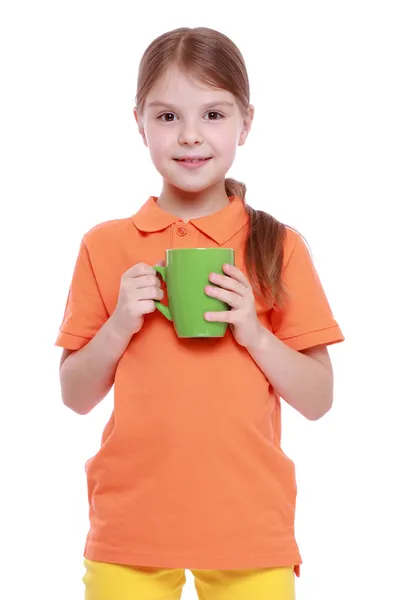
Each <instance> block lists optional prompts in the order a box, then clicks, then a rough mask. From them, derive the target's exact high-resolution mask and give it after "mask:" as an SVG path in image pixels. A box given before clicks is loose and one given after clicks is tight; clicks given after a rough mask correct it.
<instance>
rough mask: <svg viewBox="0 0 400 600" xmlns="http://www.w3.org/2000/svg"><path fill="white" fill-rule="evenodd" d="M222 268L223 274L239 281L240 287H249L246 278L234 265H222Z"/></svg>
mask: <svg viewBox="0 0 400 600" xmlns="http://www.w3.org/2000/svg"><path fill="white" fill-rule="evenodd" d="M222 268H223V271H224V273H226V274H227V275H229V277H233V279H236V281H239V282H240V283H241V284H242V285H244V286H245V287H247V288H249V287H251V285H250V283H249V280H248V279H247V277H246V276H245V275H244V274H243V273H242V271H240V270H239V269H238V268H237V267H235V266H234V265H228V264H226V265H223V267H222Z"/></svg>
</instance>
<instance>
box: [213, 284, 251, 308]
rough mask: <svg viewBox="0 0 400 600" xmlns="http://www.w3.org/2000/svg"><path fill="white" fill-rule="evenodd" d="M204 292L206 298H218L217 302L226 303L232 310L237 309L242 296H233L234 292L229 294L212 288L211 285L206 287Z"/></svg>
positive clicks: (217, 288)
mask: <svg viewBox="0 0 400 600" xmlns="http://www.w3.org/2000/svg"><path fill="white" fill-rule="evenodd" d="M205 292H206V294H207V296H212V297H213V298H218V300H222V302H226V303H227V304H229V306H231V307H232V308H239V306H240V305H241V303H242V296H239V295H238V294H235V292H229V291H228V290H223V289H222V288H219V287H214V286H212V285H207V286H206V289H205Z"/></svg>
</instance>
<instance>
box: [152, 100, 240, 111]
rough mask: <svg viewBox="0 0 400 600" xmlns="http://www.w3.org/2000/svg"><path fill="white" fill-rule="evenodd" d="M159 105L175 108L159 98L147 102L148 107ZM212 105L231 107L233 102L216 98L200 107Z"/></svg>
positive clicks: (204, 107) (210, 106)
mask: <svg viewBox="0 0 400 600" xmlns="http://www.w3.org/2000/svg"><path fill="white" fill-rule="evenodd" d="M160 106H164V107H171V108H173V109H174V110H177V107H174V106H173V105H172V104H170V103H169V102H161V101H160V100H155V101H154V102H150V104H148V108H152V107H160ZM213 106H230V107H233V106H234V104H233V102H229V101H228V100H217V101H216V102H208V103H207V104H203V106H202V108H203V109H206V108H212V107H213Z"/></svg>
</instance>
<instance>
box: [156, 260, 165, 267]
mask: <svg viewBox="0 0 400 600" xmlns="http://www.w3.org/2000/svg"><path fill="white" fill-rule="evenodd" d="M156 265H157V266H158V267H165V260H160V261H158V263H156Z"/></svg>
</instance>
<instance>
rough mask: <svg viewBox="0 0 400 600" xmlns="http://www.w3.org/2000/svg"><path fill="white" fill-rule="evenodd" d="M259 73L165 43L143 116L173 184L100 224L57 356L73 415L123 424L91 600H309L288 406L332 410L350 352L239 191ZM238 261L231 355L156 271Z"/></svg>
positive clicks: (222, 51) (98, 514)
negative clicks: (202, 332)
mask: <svg viewBox="0 0 400 600" xmlns="http://www.w3.org/2000/svg"><path fill="white" fill-rule="evenodd" d="M253 114H254V108H253V106H252V105H251V104H250V102H249V82H248V78H247V73H246V68H245V64H244V61H243V57H242V55H241V53H240V52H239V50H238V48H237V47H236V46H235V45H234V43H233V42H232V41H231V40H230V39H229V38H227V37H226V36H225V35H223V34H221V33H219V32H217V31H214V30H211V29H207V28H195V29H189V28H180V29H176V30H174V31H170V32H168V33H165V34H163V35H161V36H160V37H158V38H157V39H156V40H154V41H153V42H152V43H151V44H150V46H149V47H148V48H147V50H146V51H145V53H144V56H143V58H142V60H141V63H140V67H139V74H138V88H137V97H136V106H135V109H134V116H135V119H136V122H137V124H138V129H139V132H140V135H141V136H142V138H143V142H144V144H145V145H146V146H147V147H148V148H149V151H150V156H151V159H152V162H153V163H154V166H155V168H156V169H157V171H158V172H159V173H160V174H161V175H162V178H163V187H162V191H161V194H160V195H159V197H155V196H150V197H149V199H148V200H147V202H145V203H144V204H143V205H142V207H141V209H140V210H139V211H138V212H137V213H136V214H135V215H133V216H132V217H129V218H125V219H117V220H113V221H108V222H105V223H102V224H100V225H97V226H96V227H94V228H92V229H91V230H90V231H88V232H87V233H86V234H85V235H84V237H83V239H82V242H81V245H80V250H79V254H78V258H77V262H76V266H75V270H74V274H73V278H72V282H71V287H70V290H69V295H68V301H67V305H66V309H65V315H64V319H63V323H62V325H61V328H60V332H59V335H58V338H57V341H56V344H57V345H59V346H61V347H63V348H64V351H63V355H62V359H61V366H60V382H61V391H62V398H63V401H64V403H65V405H66V406H68V407H69V408H71V409H72V410H74V411H75V412H77V413H79V414H87V413H88V412H89V411H90V410H92V409H93V408H94V406H96V405H97V404H98V403H99V402H100V401H101V400H102V399H103V398H104V397H105V396H106V395H107V393H108V392H109V390H110V389H111V387H112V386H113V385H114V410H113V412H112V415H111V417H110V420H109V421H108V423H107V425H106V427H105V429H104V432H103V436H102V444H101V448H100V450H99V451H98V453H97V454H96V455H95V456H94V457H92V458H91V459H90V460H89V461H88V462H87V463H86V472H87V480H88V496H89V516H90V531H89V533H88V536H87V540H86V546H85V552H84V555H85V566H86V572H85V575H84V578H83V579H84V583H85V586H86V599H87V600H94V599H96V600H128V599H131V598H137V599H138V600H145V599H146V600H156V599H161V598H165V599H166V598H168V599H171V600H176V599H178V598H180V596H181V592H182V587H183V585H184V583H185V569H191V570H192V572H193V575H194V578H195V579H194V581H195V586H196V589H197V592H198V596H199V598H200V600H219V599H220V600H222V599H223V598H224V599H225V598H229V600H261V599H263V600H293V598H294V596H295V591H294V587H295V586H294V579H295V578H294V574H296V575H297V576H299V566H300V564H301V562H302V560H301V556H300V554H299V550H298V546H297V543H296V540H295V535H294V518H295V504H296V481H295V467H294V464H293V462H292V460H291V459H289V458H288V457H287V456H286V454H285V453H284V452H283V451H282V449H281V446H280V440H281V404H280V398H283V399H284V400H285V401H286V402H288V403H289V404H290V405H291V406H292V407H293V408H295V409H296V410H298V411H299V412H300V413H301V414H302V415H304V416H305V417H306V418H307V419H311V420H316V419H319V418H320V417H322V416H323V415H324V414H325V413H326V412H327V411H328V410H329V409H330V407H331V405H332V396H333V374H332V368H331V363H330V359H329V355H328V351H327V348H326V346H327V345H329V344H333V343H336V342H340V341H342V340H343V339H344V338H343V335H342V333H341V331H340V329H339V326H338V324H337V322H336V321H335V320H334V318H333V315H332V312H331V309H330V306H329V304H328V301H327V298H326V296H325V293H324V290H323V288H322V287H321V283H320V280H319V278H318V275H317V273H316V271H315V268H314V266H313V263H312V260H311V258H310V254H309V252H308V250H307V247H306V245H305V244H304V242H303V239H302V237H301V236H300V235H299V234H298V233H297V232H296V231H295V230H293V229H291V228H289V227H287V226H285V225H283V224H282V223H279V222H278V221H277V220H276V219H274V218H273V217H272V216H271V215H269V214H266V213H264V212H261V211H255V210H253V209H252V208H250V206H248V204H247V203H246V200H245V193H246V187H245V185H243V184H241V183H239V182H237V181H235V180H232V179H226V178H225V175H226V173H227V171H228V170H229V169H230V167H231V165H232V163H233V161H234V157H235V153H236V148H237V146H241V145H243V144H244V143H245V141H246V138H247V135H248V133H249V131H250V128H251V124H252V120H253ZM220 246H222V247H229V248H234V249H235V254H236V264H235V266H229V265H225V266H224V273H225V275H217V274H213V273H210V283H214V284H215V285H213V286H207V287H206V289H205V292H206V293H207V294H209V295H212V296H214V297H216V298H219V299H221V300H223V301H225V302H227V303H228V305H229V306H230V307H231V310H229V311H228V312H219V313H207V314H205V316H204V318H205V319H208V320H210V321H224V322H227V323H229V326H230V327H229V329H228V332H227V334H226V336H225V337H224V338H222V339H218V338H214V339H211V338H210V339H179V338H178V337H177V336H176V334H175V332H174V329H173V326H172V325H171V323H170V322H168V321H167V320H166V319H165V318H164V317H163V316H162V315H161V314H160V312H158V311H155V302H154V301H155V300H162V299H163V297H164V291H163V289H162V285H161V283H160V279H159V278H158V277H157V276H156V273H155V270H154V268H153V266H152V265H154V264H156V263H157V262H160V260H162V258H163V257H164V256H165V250H166V249H167V248H189V247H210V248H212V247H220Z"/></svg>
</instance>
